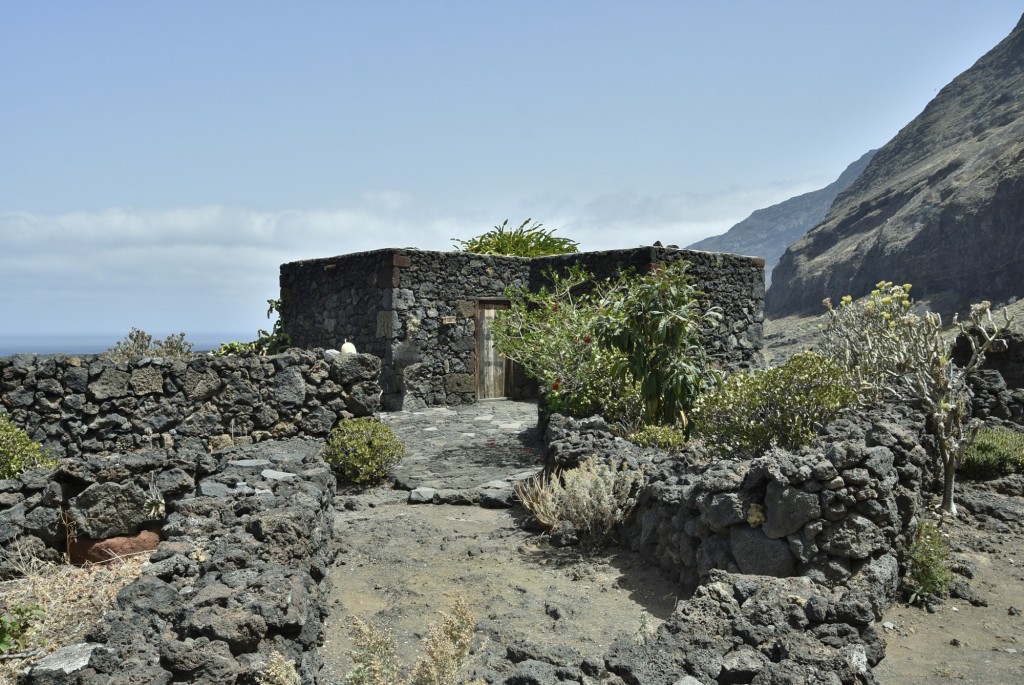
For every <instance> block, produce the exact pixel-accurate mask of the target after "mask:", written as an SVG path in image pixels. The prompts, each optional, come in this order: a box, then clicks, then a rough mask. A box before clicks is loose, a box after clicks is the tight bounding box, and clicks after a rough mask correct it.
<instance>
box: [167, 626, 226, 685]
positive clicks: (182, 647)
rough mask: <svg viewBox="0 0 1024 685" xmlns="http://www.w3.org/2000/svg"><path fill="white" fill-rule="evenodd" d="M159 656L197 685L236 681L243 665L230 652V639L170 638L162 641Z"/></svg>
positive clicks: (218, 684) (220, 684)
mask: <svg viewBox="0 0 1024 685" xmlns="http://www.w3.org/2000/svg"><path fill="white" fill-rule="evenodd" d="M160 658H161V661H162V662H165V663H166V664H167V666H168V667H169V668H171V669H172V670H173V671H174V672H176V673H181V674H183V675H185V676H186V677H187V678H188V682H190V683H194V684H196V685H199V684H201V685H223V683H233V682H235V680H236V679H237V678H238V676H239V675H240V674H241V672H242V667H241V666H240V665H239V663H238V662H237V661H235V659H234V657H233V656H232V655H231V650H230V649H229V648H228V645H227V643H225V642H220V641H211V640H209V639H208V638H205V637H201V638H198V639H195V640H193V639H191V638H186V639H185V640H183V641H180V642H179V641H177V640H167V641H164V642H162V643H161V645H160Z"/></svg>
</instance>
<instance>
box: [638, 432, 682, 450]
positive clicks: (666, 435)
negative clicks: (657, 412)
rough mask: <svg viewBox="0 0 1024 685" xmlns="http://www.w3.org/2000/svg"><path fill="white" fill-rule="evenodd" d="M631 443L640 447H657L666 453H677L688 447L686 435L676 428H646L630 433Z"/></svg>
mask: <svg viewBox="0 0 1024 685" xmlns="http://www.w3.org/2000/svg"><path fill="white" fill-rule="evenodd" d="M629 441H630V442H632V443H633V444H635V445H639V446H640V447H657V448H659V449H663V450H665V451H666V452H677V451H679V450H682V449H683V448H684V447H686V444H687V439H686V433H685V432H684V431H681V430H679V429H678V428H676V427H675V426H658V425H653V426H652V425H648V426H644V427H643V428H641V429H640V430H638V431H636V432H635V433H630V435H629Z"/></svg>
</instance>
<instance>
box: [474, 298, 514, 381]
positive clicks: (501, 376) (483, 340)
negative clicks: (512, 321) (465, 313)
mask: <svg viewBox="0 0 1024 685" xmlns="http://www.w3.org/2000/svg"><path fill="white" fill-rule="evenodd" d="M502 309H508V304H506V303H502V302H479V303H477V308H476V313H477V315H476V398H477V399H478V400H486V399H492V398H495V397H508V389H509V385H510V383H511V380H512V373H511V362H510V361H509V360H508V359H506V358H505V357H503V356H502V355H500V354H498V351H497V350H495V349H494V339H493V337H492V335H491V324H492V323H493V322H494V317H495V315H496V314H497V313H498V312H499V311H501V310H502Z"/></svg>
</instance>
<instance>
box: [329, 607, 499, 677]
mask: <svg viewBox="0 0 1024 685" xmlns="http://www.w3.org/2000/svg"><path fill="white" fill-rule="evenodd" d="M475 625H476V620H475V619H474V618H473V615H472V614H471V613H470V611H469V605H467V604H466V602H465V600H461V599H460V600H458V601H457V602H456V603H455V607H454V609H453V610H452V613H451V614H442V620H441V622H440V623H432V624H431V625H430V626H429V628H428V630H427V636H426V637H425V638H423V640H422V641H421V642H420V645H421V646H422V647H423V652H424V656H422V657H420V658H419V659H418V660H417V661H416V665H415V666H414V667H413V669H412V673H411V674H410V675H409V677H408V678H402V677H400V668H399V666H398V663H397V661H396V651H397V648H398V644H397V642H396V640H395V636H394V634H393V633H392V632H391V631H390V630H388V629H387V628H384V627H381V626H378V625H375V624H372V623H369V624H368V623H364V622H363V621H361V620H359V619H358V618H357V619H355V620H354V621H353V626H352V634H353V638H354V642H355V649H354V650H352V652H351V654H350V656H351V657H352V662H353V668H352V670H351V671H349V673H348V675H347V676H346V677H345V685H455V684H456V683H457V682H458V678H459V674H460V673H461V672H462V671H463V670H464V669H465V667H466V665H467V663H468V662H469V658H470V649H471V647H472V644H473V629H474V627H475ZM468 685H483V681H472V683H469V684H468Z"/></svg>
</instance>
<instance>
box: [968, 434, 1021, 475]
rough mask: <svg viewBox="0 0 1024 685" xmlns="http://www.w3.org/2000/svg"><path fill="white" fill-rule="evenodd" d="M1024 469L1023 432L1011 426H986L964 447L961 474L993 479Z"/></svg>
mask: <svg viewBox="0 0 1024 685" xmlns="http://www.w3.org/2000/svg"><path fill="white" fill-rule="evenodd" d="M1013 473H1024V433H1021V432H1020V431H1015V430H1011V429H1009V428H988V427H984V428H982V429H981V430H979V431H978V434H977V435H976V436H975V437H974V440H973V441H972V442H971V444H970V445H968V446H967V449H966V450H964V458H963V461H962V462H961V463H960V474H961V475H962V476H963V477H964V478H972V479H975V480H990V479H992V478H1001V477H1003V476H1008V475H1010V474H1013Z"/></svg>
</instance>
